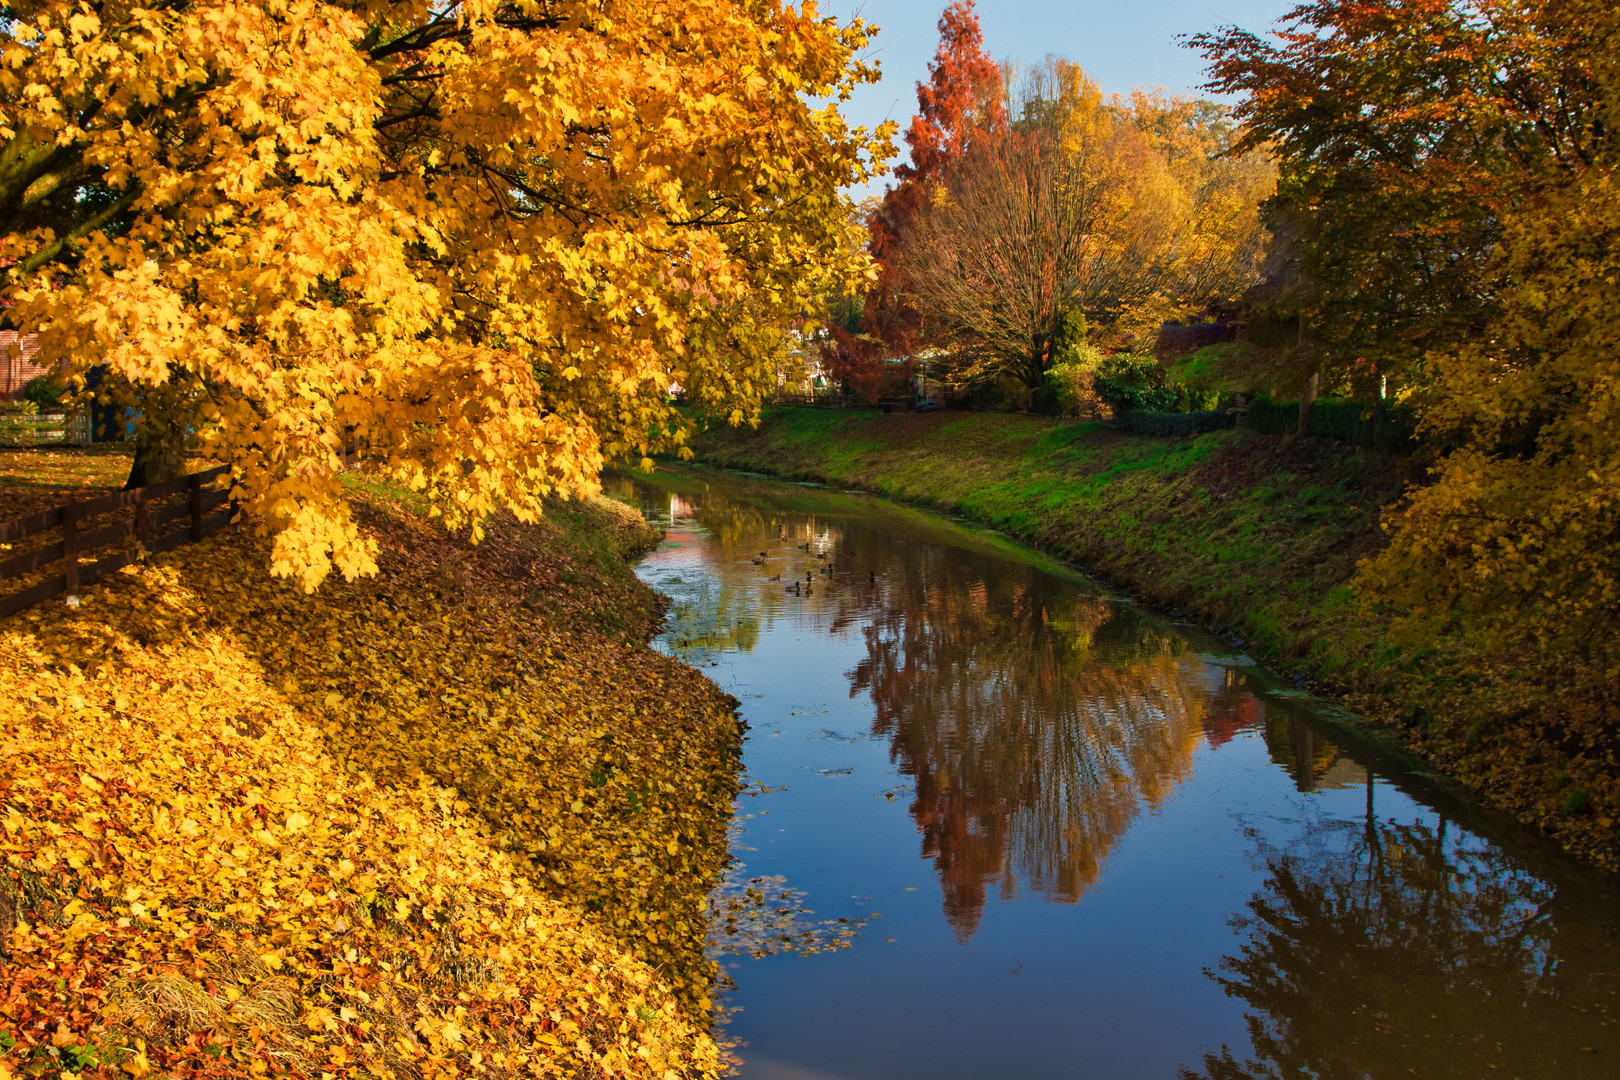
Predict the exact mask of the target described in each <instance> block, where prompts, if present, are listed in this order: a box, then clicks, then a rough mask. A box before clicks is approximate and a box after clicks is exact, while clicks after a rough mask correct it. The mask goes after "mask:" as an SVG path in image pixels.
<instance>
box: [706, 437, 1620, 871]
mask: <svg viewBox="0 0 1620 1080" xmlns="http://www.w3.org/2000/svg"><path fill="white" fill-rule="evenodd" d="M692 448H693V450H694V452H695V453H696V455H697V459H698V460H699V461H701V462H705V463H707V464H712V465H718V466H722V467H726V468H734V469H742V470H747V471H752V472H761V473H770V474H773V475H777V476H781V477H784V478H788V479H794V480H807V481H815V482H821V483H828V484H834V485H838V486H842V487H850V488H858V489H861V490H865V491H871V492H874V493H877V494H880V495H883V496H885V497H889V498H894V499H899V500H903V501H906V502H910V503H914V504H917V505H922V506H927V507H931V508H934V509H937V510H940V511H943V512H946V513H950V514H956V515H960V516H962V517H965V518H968V519H971V520H974V521H977V522H980V523H982V524H985V525H989V526H991V527H993V528H996V529H999V530H1001V531H1003V532H1006V533H1007V534H1009V535H1011V536H1013V537H1015V538H1017V539H1019V540H1021V541H1024V542H1026V543H1029V544H1032V545H1034V546H1036V547H1039V548H1042V549H1043V550H1046V551H1048V552H1051V553H1052V554H1055V555H1057V556H1059V557H1061V558H1064V559H1067V560H1069V561H1071V562H1074V563H1076V564H1077V565H1079V566H1081V567H1082V568H1084V569H1085V570H1087V571H1088V572H1090V573H1093V574H1095V575H1097V576H1099V577H1101V578H1104V579H1106V580H1108V581H1110V582H1111V583H1113V584H1114V585H1116V586H1117V587H1119V588H1121V589H1123V590H1125V591H1128V592H1130V593H1131V594H1133V595H1135V596H1137V597H1139V598H1140V599H1142V600H1143V601H1144V602H1146V603H1149V604H1151V605H1153V606H1155V607H1158V608H1160V609H1163V610H1166V611H1170V612H1176V613H1184V614H1185V615H1187V616H1188V617H1189V618H1192V619H1195V620H1197V621H1199V622H1202V623H1204V624H1206V625H1208V626H1210V627H1212V628H1214V629H1216V630H1217V631H1218V632H1220V633H1222V634H1223V635H1225V636H1227V637H1229V638H1231V639H1232V640H1234V641H1235V642H1237V643H1239V644H1241V645H1242V647H1243V648H1244V650H1245V651H1247V652H1249V653H1250V654H1251V655H1255V656H1257V657H1263V658H1264V659H1265V660H1266V661H1267V663H1268V664H1269V665H1270V666H1272V667H1274V668H1276V669H1278V670H1281V671H1283V672H1286V673H1289V674H1292V675H1295V676H1296V677H1297V678H1299V679H1300V680H1301V681H1305V682H1309V683H1310V684H1312V685H1313V686H1315V687H1316V688H1318V689H1321V690H1323V691H1325V692H1329V693H1335V694H1340V695H1344V696H1346V697H1348V698H1349V700H1350V703H1351V704H1352V706H1353V707H1354V708H1355V709H1356V710H1357V711H1358V712H1360V713H1361V714H1363V715H1364V716H1366V717H1367V718H1368V719H1369V721H1370V722H1371V723H1373V724H1374V725H1376V726H1378V727H1380V728H1382V729H1384V730H1385V731H1388V732H1391V733H1393V734H1394V735H1396V736H1397V737H1398V738H1399V740H1400V741H1401V742H1402V743H1404V744H1405V745H1406V746H1407V747H1409V748H1410V749H1412V750H1414V751H1415V752H1417V753H1419V754H1420V755H1422V756H1423V757H1425V758H1426V759H1427V760H1428V761H1430V762H1431V763H1432V764H1433V765H1434V767H1435V768H1436V769H1437V770H1438V771H1440V772H1442V773H1444V774H1446V775H1448V776H1450V777H1452V778H1454V779H1456V780H1457V781H1459V782H1461V783H1462V784H1463V785H1465V786H1467V787H1468V788H1470V789H1472V791H1473V792H1474V793H1475V794H1476V795H1477V796H1478V797H1479V798H1480V799H1481V800H1482V801H1484V802H1486V803H1488V804H1491V805H1494V806H1497V807H1499V808H1502V809H1505V810H1507V811H1509V812H1510V813H1512V814H1514V815H1515V816H1516V817H1518V818H1519V819H1520V820H1522V821H1525V822H1527V823H1529V824H1532V825H1535V826H1537V827H1539V828H1541V829H1543V830H1545V831H1547V832H1549V833H1550V834H1552V835H1554V836H1555V837H1556V838H1557V839H1558V840H1559V841H1560V842H1561V843H1562V844H1564V845H1565V846H1566V847H1567V848H1568V849H1569V850H1571V851H1572V852H1574V853H1576V854H1578V855H1581V856H1583V857H1585V858H1587V859H1589V860H1591V861H1593V862H1594V863H1596V864H1598V865H1600V866H1603V867H1605V868H1607V869H1611V870H1613V869H1617V868H1620V830H1617V828H1616V825H1617V821H1620V757H1617V743H1616V739H1615V732H1616V728H1617V724H1616V719H1617V718H1616V716H1615V708H1616V706H1615V705H1614V704H1613V703H1612V702H1610V701H1608V700H1607V699H1606V697H1605V695H1604V692H1603V688H1602V686H1601V684H1597V683H1593V682H1590V681H1583V680H1582V679H1581V678H1579V677H1578V676H1572V674H1571V673H1565V672H1556V671H1546V670H1543V669H1538V668H1536V667H1535V666H1534V665H1531V664H1528V663H1523V662H1515V658H1512V657H1482V656H1481V655H1480V653H1479V651H1478V649H1477V647H1476V646H1475V644H1474V643H1473V642H1470V641H1467V640H1462V639H1459V638H1456V637H1452V638H1447V639H1444V640H1439V641H1434V642H1429V643H1425V644H1424V645H1423V647H1421V648H1406V647H1401V646H1399V645H1396V644H1394V643H1392V642H1391V641H1390V640H1389V639H1388V637H1387V636H1386V632H1385V631H1386V624H1385V621H1384V619H1383V618H1382V617H1381V616H1379V615H1378V614H1377V613H1374V612H1369V611H1367V610H1364V608H1363V607H1362V605H1361V604H1360V603H1359V602H1358V600H1357V598H1356V596H1355V594H1354V591H1353V589H1352V579H1353V577H1354V575H1355V570H1356V563H1357V561H1358V560H1359V559H1361V558H1363V557H1365V556H1366V555H1367V554H1369V553H1371V552H1372V551H1374V550H1376V549H1377V547H1378V545H1379V544H1380V543H1381V542H1382V533H1381V531H1380V529H1379V524H1378V523H1379V514H1380V510H1381V508H1382V507H1384V506H1387V505H1389V504H1390V503H1391V502H1393V501H1394V500H1395V499H1397V498H1398V497H1399V496H1400V494H1401V492H1402V491H1403V490H1404V489H1405V487H1406V486H1407V485H1408V484H1409V483H1412V482H1416V481H1419V480H1421V472H1420V470H1416V469H1414V468H1413V467H1412V466H1411V465H1410V464H1409V463H1407V462H1406V461H1405V460H1403V459H1400V458H1397V457H1393V456H1390V455H1386V454H1381V453H1376V452H1371V451H1367V450H1363V449H1360V448H1357V447H1354V446H1350V445H1348V444H1343V443H1337V442H1332V441H1328V440H1323V439H1294V440H1285V439H1279V438H1273V437H1266V436H1257V435H1254V434H1252V433H1250V432H1246V431H1221V432H1214V433H1211V434H1208V435H1203V436H1200V437H1198V438H1195V439H1157V438H1148V437H1140V436H1130V435H1125V434H1122V433H1119V432H1117V431H1115V430H1113V429H1112V428H1111V427H1110V426H1108V425H1105V424H1098V423H1074V422H1065V421H1057V420H1051V419H1046V418H1040V417H1030V416H1016V415H1007V414H992V413H933V414H921V415H900V414H893V415H888V416H885V415H882V414H879V413H875V412H840V411H830V410H812V409H788V408H783V409H774V410H769V411H768V412H767V414H766V418H765V420H764V422H762V424H761V425H760V427H759V428H757V429H733V428H729V427H724V426H715V427H712V428H710V429H708V430H706V431H703V432H701V433H699V434H698V435H697V436H696V437H695V439H694V441H693V444H692Z"/></svg>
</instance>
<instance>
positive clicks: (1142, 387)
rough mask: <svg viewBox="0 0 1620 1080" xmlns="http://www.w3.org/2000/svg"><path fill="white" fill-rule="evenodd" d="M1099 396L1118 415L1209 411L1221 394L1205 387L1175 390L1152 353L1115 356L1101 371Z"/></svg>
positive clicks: (1176, 388)
mask: <svg viewBox="0 0 1620 1080" xmlns="http://www.w3.org/2000/svg"><path fill="white" fill-rule="evenodd" d="M1096 389H1097V396H1098V397H1100V398H1102V400H1104V401H1106V402H1108V404H1109V405H1110V406H1111V407H1112V408H1113V410H1114V412H1115V413H1127V412H1161V413H1188V412H1200V411H1207V410H1208V409H1209V408H1210V407H1211V406H1213V405H1214V404H1215V403H1216V401H1217V400H1218V399H1219V396H1220V395H1219V394H1218V393H1217V392H1215V391H1213V390H1208V389H1204V388H1202V387H1199V388H1194V387H1189V386H1173V385H1171V384H1170V383H1169V382H1168V381H1167V380H1166V378H1165V373H1164V369H1163V368H1162V367H1160V366H1159V362H1158V360H1156V359H1154V357H1153V356H1152V355H1151V354H1148V353H1114V354H1113V355H1112V356H1108V357H1105V358H1104V359H1103V361H1102V363H1101V365H1099V367H1098V369H1097V378H1096Z"/></svg>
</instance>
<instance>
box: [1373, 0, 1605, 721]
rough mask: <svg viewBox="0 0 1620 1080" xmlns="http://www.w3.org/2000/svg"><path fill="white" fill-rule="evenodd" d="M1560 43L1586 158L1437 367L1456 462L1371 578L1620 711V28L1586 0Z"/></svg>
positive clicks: (1567, 161) (1536, 202)
mask: <svg viewBox="0 0 1620 1080" xmlns="http://www.w3.org/2000/svg"><path fill="white" fill-rule="evenodd" d="M1548 31H1549V34H1550V35H1551V36H1553V37H1554V38H1555V39H1556V40H1560V41H1563V42H1565V43H1566V44H1565V47H1566V51H1565V53H1564V54H1563V56H1562V58H1561V60H1560V63H1561V64H1562V65H1564V66H1566V67H1570V68H1573V69H1574V74H1569V73H1565V74H1562V75H1559V73H1550V75H1549V77H1554V78H1560V79H1562V80H1563V81H1565V82H1568V83H1575V82H1577V81H1578V80H1585V79H1588V78H1590V80H1591V85H1592V87H1593V92H1592V93H1591V94H1590V95H1589V96H1587V97H1585V98H1581V99H1571V100H1570V101H1568V102H1567V103H1566V105H1565V108H1567V109H1568V110H1569V111H1570V113H1571V114H1572V115H1579V116H1584V117H1585V118H1586V122H1587V125H1588V127H1587V129H1586V131H1585V137H1584V139H1583V140H1582V141H1580V142H1579V143H1578V144H1577V145H1578V146H1579V150H1580V153H1579V155H1578V156H1573V157H1565V158H1554V159H1553V160H1552V161H1550V162H1547V163H1546V164H1545V165H1544V168H1543V169H1542V170H1541V171H1540V173H1539V175H1538V176H1537V177H1536V178H1535V185H1534V186H1535V194H1534V195H1533V197H1530V198H1528V199H1526V200H1525V201H1524V203H1523V205H1521V206H1520V207H1519V208H1518V209H1517V210H1516V211H1515V212H1514V213H1513V214H1511V215H1509V216H1508V217H1506V218H1505V219H1504V221H1503V222H1502V225H1501V233H1502V237H1503V253H1502V255H1501V257H1500V258H1499V259H1498V260H1497V261H1494V262H1493V263H1492V264H1491V269H1492V273H1493V274H1494V275H1496V276H1498V277H1499V278H1500V279H1501V280H1503V281H1504V282H1505V283H1506V286H1505V288H1504V289H1503V292H1502V296H1501V300H1500V303H1499V305H1498V314H1497V315H1496V316H1495V317H1494V318H1493V319H1492V320H1491V321H1490V322H1489V323H1488V324H1486V327H1485V328H1484V329H1483V331H1482V332H1481V333H1479V334H1478V335H1476V336H1475V337H1473V338H1471V339H1470V340H1469V341H1467V342H1466V343H1463V344H1462V345H1460V346H1458V347H1455V348H1453V349H1449V350H1444V351H1437V352H1435V353H1433V354H1431V356H1430V359H1429V363H1430V364H1431V365H1432V367H1433V370H1434V376H1435V378H1434V384H1433V386H1432V387H1431V388H1430V389H1429V390H1428V391H1427V392H1426V393H1424V394H1422V395H1419V396H1418V397H1417V398H1416V401H1417V404H1418V407H1419V410H1420V420H1421V424H1422V430H1423V432H1424V433H1426V435H1427V437H1428V438H1429V439H1430V440H1431V441H1432V442H1434V443H1437V444H1438V445H1439V446H1441V447H1444V448H1446V452H1445V453H1444V454H1443V455H1442V456H1441V458H1440V460H1439V461H1438V463H1437V464H1436V466H1435V468H1434V470H1433V478H1434V482H1433V483H1432V484H1430V485H1429V486H1427V487H1425V488H1422V489H1420V490H1418V491H1416V492H1415V493H1414V494H1413V495H1412V496H1411V497H1410V499H1409V500H1408V501H1407V502H1406V503H1405V504H1404V505H1403V506H1402V507H1401V508H1400V509H1399V512H1398V513H1397V514H1396V515H1395V516H1394V519H1393V521H1392V522H1391V527H1392V531H1393V535H1392V541H1391V544H1390V547H1389V548H1388V550H1387V551H1385V552H1383V553H1381V554H1380V555H1379V556H1378V557H1377V558H1375V559H1373V560H1372V561H1371V562H1369V563H1368V564H1367V565H1366V566H1365V567H1364V575H1363V583H1364V585H1365V586H1366V587H1367V589H1368V592H1369V594H1370V595H1371V596H1372V597H1373V598H1375V599H1377V600H1379V601H1381V602H1383V603H1386V604H1388V605H1389V606H1390V607H1391V609H1392V610H1393V611H1395V612H1396V613H1398V629H1399V630H1401V631H1404V632H1405V633H1406V634H1407V635H1408V636H1409V637H1411V638H1413V639H1415V640H1426V639H1428V638H1430V637H1431V636H1432V635H1434V634H1435V633H1438V632H1440V631H1442V630H1445V629H1447V628H1452V627H1457V626H1461V627H1463V628H1465V629H1466V630H1468V631H1469V632H1470V633H1471V635H1472V637H1473V639H1474V640H1475V641H1477V642H1479V643H1481V644H1483V645H1484V646H1485V647H1487V648H1488V649H1490V650H1491V651H1492V652H1497V651H1505V652H1506V653H1507V654H1508V655H1519V656H1533V657H1535V658H1536V662H1535V667H1536V668H1537V669H1538V670H1542V671H1546V672H1548V673H1550V674H1551V675H1552V677H1554V678H1560V679H1561V680H1570V681H1571V682H1573V681H1574V680H1575V679H1576V678H1577V677H1585V676H1590V678H1592V679H1595V680H1597V682H1598V684H1599V685H1600V690H1599V691H1598V692H1597V696H1598V698H1599V699H1601V700H1607V701H1608V702H1609V703H1610V705H1611V706H1612V703H1613V701H1614V696H1613V685H1614V679H1615V676H1616V668H1617V664H1620V649H1617V648H1616V644H1615V643H1616V641H1620V427H1617V425H1616V421H1615V418H1616V416H1620V352H1617V350H1616V348H1615V333H1616V326H1617V318H1620V317H1617V315H1616V313H1617V312H1620V140H1617V136H1616V132H1617V131H1620V59H1617V57H1620V51H1617V50H1620V16H1617V15H1616V13H1615V11H1614V9H1613V8H1611V7H1610V6H1608V5H1606V4H1602V3H1597V2H1591V0H1580V2H1571V3H1568V4H1561V5H1558V7H1557V9H1556V12H1555V13H1554V21H1553V22H1551V23H1550V24H1549V26H1548ZM1572 664H1573V665H1574V666H1575V671H1574V672H1573V673H1572V671H1571V668H1570V665H1572ZM1582 671H1584V672H1585V676H1582V675H1581V674H1580V673H1581V672H1582ZM1603 688H1606V689H1603ZM1557 726H1560V727H1566V728H1567V727H1568V726H1571V721H1570V718H1569V717H1564V718H1561V719H1560V720H1559V721H1558V724H1557ZM1613 730H1614V719H1613V717H1612V716H1611V717H1610V718H1609V720H1608V729H1607V730H1606V731H1605V730H1588V731H1585V732H1582V733H1581V735H1582V736H1583V737H1584V738H1590V739H1593V740H1596V745H1597V746H1599V747H1611V748H1612V745H1613V742H1612V739H1613V738H1614V734H1613ZM1564 734H1565V735H1566V736H1568V735H1569V734H1571V733H1570V732H1568V731H1566V732H1564ZM1601 752H1609V751H1607V750H1604V751H1601Z"/></svg>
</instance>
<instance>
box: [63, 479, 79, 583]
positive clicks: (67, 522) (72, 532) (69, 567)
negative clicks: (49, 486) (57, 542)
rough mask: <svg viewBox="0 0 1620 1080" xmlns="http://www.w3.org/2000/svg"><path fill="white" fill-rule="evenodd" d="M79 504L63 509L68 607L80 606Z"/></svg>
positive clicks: (68, 505) (64, 559)
mask: <svg viewBox="0 0 1620 1080" xmlns="http://www.w3.org/2000/svg"><path fill="white" fill-rule="evenodd" d="M78 514H79V504H78V503H68V504H67V505H66V506H64V507H62V559H63V561H64V563H65V570H64V571H63V577H65V578H66V579H67V603H68V607H78V606H79V523H78V520H77V519H78Z"/></svg>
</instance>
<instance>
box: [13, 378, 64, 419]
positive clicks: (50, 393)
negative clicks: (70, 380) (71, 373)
mask: <svg viewBox="0 0 1620 1080" xmlns="http://www.w3.org/2000/svg"><path fill="white" fill-rule="evenodd" d="M66 393H67V387H65V386H63V385H62V384H61V383H59V382H57V381H56V380H55V379H53V378H51V377H50V376H49V375H35V376H34V377H33V378H32V379H29V380H28V382H27V383H26V384H25V385H24V386H23V399H24V400H25V401H32V402H33V403H34V404H35V405H38V406H39V411H40V412H50V411H51V410H53V409H56V408H59V407H60V406H61V404H62V396H63V395H64V394H66Z"/></svg>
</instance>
